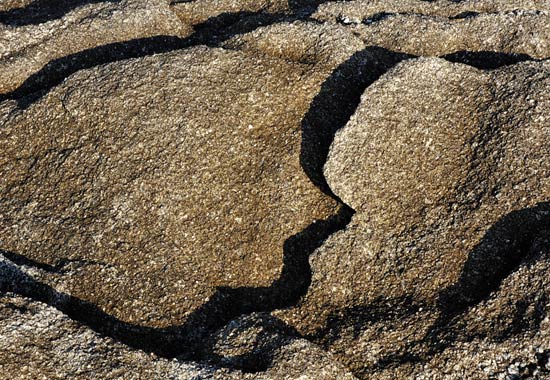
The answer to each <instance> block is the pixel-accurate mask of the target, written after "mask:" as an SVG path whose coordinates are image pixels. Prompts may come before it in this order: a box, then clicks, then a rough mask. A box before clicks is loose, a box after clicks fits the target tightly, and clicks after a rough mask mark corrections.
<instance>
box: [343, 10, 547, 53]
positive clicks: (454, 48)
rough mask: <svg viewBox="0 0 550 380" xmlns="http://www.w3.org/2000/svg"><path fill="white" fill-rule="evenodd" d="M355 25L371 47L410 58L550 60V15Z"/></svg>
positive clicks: (414, 18) (390, 18)
mask: <svg viewBox="0 0 550 380" xmlns="http://www.w3.org/2000/svg"><path fill="white" fill-rule="evenodd" d="M355 21H356V22H355ZM355 21H354V22H351V21H350V23H348V28H349V29H350V31H352V32H353V33H354V34H356V35H357V36H359V37H360V38H361V39H362V40H363V41H364V42H365V44H366V45H367V46H370V45H376V46H381V47H384V48H387V49H390V50H394V51H399V52H403V53H407V54H413V55H421V56H441V55H445V54H451V53H455V52H463V51H466V52H488V53H493V54H496V55H498V53H501V54H502V53H507V54H525V55H528V56H530V57H532V58H538V59H543V58H547V57H548V56H549V55H550V47H549V45H548V41H549V40H550V32H549V30H550V13H549V12H548V11H514V12H502V13H488V14H484V13H481V14H477V15H473V16H470V17H467V18H455V19H449V18H446V17H439V16H425V15H419V14H414V13H413V14H400V13H395V14H392V13H389V14H385V15H383V16H380V17H376V18H373V19H372V20H369V19H366V20H359V21H358V20H355ZM485 59H487V60H490V56H489V57H486V58H485Z"/></svg>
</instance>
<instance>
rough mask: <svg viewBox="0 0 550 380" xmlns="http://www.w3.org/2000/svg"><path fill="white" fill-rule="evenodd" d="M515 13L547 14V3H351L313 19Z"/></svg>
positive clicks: (327, 7) (329, 6) (326, 7)
mask: <svg viewBox="0 0 550 380" xmlns="http://www.w3.org/2000/svg"><path fill="white" fill-rule="evenodd" d="M515 10H524V11H550V5H549V3H548V1H546V0H461V1H452V0H435V1H425V0H408V1H403V0H352V1H327V2H324V3H322V4H321V5H320V6H319V8H318V9H317V10H316V12H315V14H314V15H313V17H314V18H316V19H319V20H323V21H339V22H344V23H352V22H361V21H364V20H371V21H374V20H376V19H379V18H383V17H384V16H386V15H388V14H417V15H426V16H441V17H454V18H467V17H471V16H474V15H475V14H476V13H500V12H510V11H515Z"/></svg>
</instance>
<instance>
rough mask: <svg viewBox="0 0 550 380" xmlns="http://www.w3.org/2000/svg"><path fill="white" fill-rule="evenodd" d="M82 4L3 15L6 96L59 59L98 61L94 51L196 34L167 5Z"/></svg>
mask: <svg viewBox="0 0 550 380" xmlns="http://www.w3.org/2000/svg"><path fill="white" fill-rule="evenodd" d="M80 3H81V4H82V5H81V6H79V7H76V8H75V7H74V5H72V4H71V3H70V2H64V1H55V2H54V1H52V4H49V5H48V4H46V3H45V2H44V1H41V2H40V4H39V5H37V6H35V7H34V8H32V3H30V4H28V5H27V7H21V8H14V9H10V8H8V10H5V11H3V12H2V13H0V41H1V43H0V78H2V79H1V80H0V95H2V94H6V93H9V92H11V91H14V90H15V89H17V88H18V87H19V86H21V85H22V84H23V83H24V82H25V80H27V79H28V78H29V77H31V76H32V75H33V74H36V73H37V72H38V71H40V70H41V69H42V68H43V67H44V66H46V65H47V64H49V63H50V62H52V61H55V60H56V59H60V58H63V57H68V56H73V58H74V59H75V60H76V59H78V57H77V56H75V54H77V53H81V52H84V51H87V52H88V55H89V56H90V57H92V58H93V56H94V55H99V53H95V52H93V51H90V50H91V49H93V48H96V47H100V46H103V45H108V44H115V43H120V42H124V41H129V40H135V39H140V38H149V37H155V36H175V37H185V36H187V35H189V34H190V33H191V32H192V29H191V28H190V27H189V26H187V25H185V24H183V23H182V22H181V21H180V20H179V19H178V18H177V17H176V15H175V14H174V13H172V11H171V10H170V8H169V6H168V4H167V2H166V1H164V0H146V1H144V0H122V1H116V2H114V1H103V2H98V1H95V2H91V4H86V3H85V2H80ZM88 3H89V2H88ZM44 8H46V9H44ZM65 8H68V9H66V12H65ZM52 14H53V15H52ZM54 16H59V17H58V18H55V17H54ZM116 49H117V47H116V46H112V47H111V50H116ZM111 54H114V52H112V53H111ZM66 64H69V63H68V62H67V63H66Z"/></svg>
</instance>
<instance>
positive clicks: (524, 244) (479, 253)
mask: <svg viewBox="0 0 550 380" xmlns="http://www.w3.org/2000/svg"><path fill="white" fill-rule="evenodd" d="M548 254H550V203H549V202H543V203H539V204H538V205H537V206H535V207H532V208H526V209H522V210H518V211H513V212H511V213H509V214H507V215H505V216H504V217H502V218H500V219H499V220H498V221H497V222H496V223H495V224H494V225H493V226H492V227H491V228H489V230H488V231H487V232H486V234H485V236H484V237H483V239H482V240H481V242H480V243H479V244H478V245H477V246H476V247H475V248H474V249H473V250H472V251H471V252H470V253H469V255H468V259H467V260H466V262H465V264H464V267H463V269H462V273H461V275H460V278H459V280H458V281H457V282H456V283H455V284H454V285H452V286H450V287H449V288H447V289H444V290H443V291H442V292H441V293H440V295H439V297H438V301H437V303H436V305H426V304H419V303H418V302H417V301H415V300H414V299H412V298H409V297H404V298H400V299H384V298H380V299H378V300H375V301H373V302H372V303H370V304H368V305H364V306H357V307H352V308H346V309H343V310H340V311H337V312H334V313H333V315H332V316H331V317H329V319H328V322H327V325H326V327H325V328H324V329H322V330H321V331H318V332H317V333H315V334H314V335H312V336H309V337H308V338H309V339H311V340H313V341H315V342H318V343H320V344H322V345H324V346H325V347H326V348H328V347H329V346H330V345H331V344H333V343H334V342H335V341H336V340H338V339H339V337H340V334H341V332H343V331H346V333H349V331H352V332H353V334H354V338H357V337H358V334H359V333H360V332H361V331H362V330H363V329H364V327H366V326H368V325H370V324H372V323H375V322H381V321H384V322H385V323H387V324H388V325H391V324H393V323H399V320H400V319H402V318H404V317H407V316H411V315H414V314H415V313H416V312H417V311H418V310H419V308H420V307H422V308H423V309H424V310H426V309H430V308H431V309H432V310H433V311H434V312H438V313H439V314H440V316H439V317H438V319H437V320H436V321H435V323H433V325H432V326H431V327H430V329H429V331H428V332H427V333H426V335H425V336H424V338H423V339H420V340H415V341H411V342H409V343H408V344H407V346H406V348H404V349H403V350H400V351H399V352H395V353H392V354H390V355H387V356H386V357H382V358H380V359H379V361H378V363H377V364H376V366H375V368H372V367H365V368H363V369H360V370H359V372H360V373H356V375H358V374H361V373H363V372H362V371H364V374H368V373H372V370H373V369H376V370H383V369H387V368H393V367H396V366H399V365H402V364H406V363H411V364H412V363H418V362H420V361H422V360H425V359H426V358H427V357H429V356H433V355H435V354H437V353H440V352H442V351H444V350H445V349H446V348H448V347H449V346H450V345H451V344H453V343H454V342H456V341H457V339H458V338H460V340H461V341H472V340H473V339H476V338H478V339H490V340H491V341H495V342H499V341H503V340H506V339H509V338H511V337H513V336H514V335H516V334H520V333H522V332H524V331H526V330H527V329H537V328H539V327H540V324H541V323H542V320H543V319H544V317H545V316H546V314H545V313H544V307H545V305H546V303H547V299H546V298H545V297H541V298H540V299H538V300H531V299H522V300H519V301H518V302H517V303H516V304H515V305H514V307H515V312H514V315H513V318H512V322H511V323H510V324H509V325H507V326H504V327H503V328H500V329H498V331H497V330H496V329H492V330H491V331H490V332H488V331H477V332H476V331H473V332H466V329H465V326H464V325H463V323H461V321H460V316H461V315H464V313H466V312H468V310H470V308H472V307H474V306H476V305H479V304H480V303H482V302H483V301H485V300H487V299H488V298H489V297H490V296H491V295H492V294H494V292H496V291H497V290H498V288H499V287H500V285H501V283H502V281H503V280H504V279H505V278H507V277H508V276H510V275H511V274H512V273H513V272H514V271H515V270H517V268H518V267H519V266H520V265H521V264H522V263H523V264H524V265H530V264H531V263H534V262H536V261H537V260H540V259H541V255H546V256H547V255H548ZM533 303H534V305H533ZM533 306H534V307H533ZM529 308H531V309H532V310H534V312H532V313H531V314H529V316H528V318H526V315H527V314H526V313H527V310H528V309H529Z"/></svg>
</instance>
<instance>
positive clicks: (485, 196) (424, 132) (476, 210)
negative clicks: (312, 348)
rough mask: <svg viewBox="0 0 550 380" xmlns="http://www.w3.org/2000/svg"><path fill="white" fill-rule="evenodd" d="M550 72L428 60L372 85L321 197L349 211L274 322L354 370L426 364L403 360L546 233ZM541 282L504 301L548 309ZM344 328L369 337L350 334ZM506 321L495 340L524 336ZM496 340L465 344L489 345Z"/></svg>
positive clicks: (333, 155)
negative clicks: (296, 298)
mask: <svg viewBox="0 0 550 380" xmlns="http://www.w3.org/2000/svg"><path fill="white" fill-rule="evenodd" d="M549 68H550V66H549V65H548V61H544V62H541V63H522V64H517V65H513V66H509V67H506V68H502V69H499V70H494V71H481V70H478V69H475V68H472V67H468V66H465V65H462V64H456V63H450V62H447V61H445V60H442V59H427V58H424V59H418V60H413V61H410V60H409V61H407V62H404V63H401V64H399V65H398V66H397V67H396V68H395V69H393V70H391V71H390V72H388V73H387V74H386V75H384V76H383V77H382V78H380V79H379V80H378V81H377V82H375V83H374V84H373V85H371V86H370V87H369V88H368V89H367V91H366V92H365V93H364V94H363V97H362V102H361V104H360V106H359V107H358V109H357V111H356V113H355V114H354V115H353V117H352V118H351V120H350V122H349V123H348V124H347V125H346V127H345V128H343V129H342V130H340V131H339V132H338V133H337V134H336V137H335V140H334V143H333V145H332V146H331V151H330V154H329V159H328V161H327V163H326V165H325V175H326V178H327V181H328V183H329V185H330V187H331V189H332V190H333V191H334V192H335V194H336V195H338V196H339V197H340V199H342V200H343V201H344V202H345V203H346V204H349V205H350V206H351V207H353V209H354V210H356V211H357V213H356V214H355V215H354V217H353V220H352V222H351V223H350V224H349V225H348V226H347V227H346V229H345V231H340V232H338V233H336V234H334V235H332V236H331V237H330V238H329V239H328V240H327V242H326V243H325V244H324V245H323V246H322V247H321V248H320V249H319V250H318V251H316V252H315V253H314V254H313V255H312V256H311V264H312V270H313V282H312V285H311V287H310V289H309V291H308V294H307V295H306V297H305V299H304V301H303V303H302V304H301V305H300V306H299V307H297V308H296V309H293V310H290V311H283V312H280V314H281V315H284V316H286V317H287V318H288V319H287V321H288V322H289V323H290V324H291V325H293V326H296V327H297V328H298V329H299V330H300V332H302V333H303V334H307V335H312V336H316V335H318V336H319V339H320V341H323V342H325V344H327V345H328V346H329V347H332V346H334V348H332V349H334V350H338V351H339V353H340V354H341V355H342V359H343V360H346V361H348V362H349V363H348V365H349V366H350V367H351V368H354V370H356V371H366V370H367V368H370V367H372V368H377V366H381V367H382V368H384V366H383V363H385V362H386V361H389V362H391V360H390V359H389V358H392V357H393V358H394V360H395V357H403V358H407V355H410V357H413V356H415V355H419V356H420V357H423V356H422V355H427V353H426V352H425V351H422V350H420V353H412V352H410V351H411V350H410V343H409V340H411V339H412V340H418V341H422V340H425V339H427V338H429V337H430V335H433V334H434V332H433V331H432V330H433V329H435V328H436V327H437V328H438V329H446V328H447V327H448V326H447V324H448V323H450V322H451V321H452V320H453V318H455V317H456V316H458V315H461V314H462V313H463V312H466V311H468V310H469V308H471V307H472V306H473V305H475V304H477V303H478V302H480V300H482V299H483V298H484V297H485V296H487V295H488V294H489V293H490V292H491V290H496V289H497V288H498V286H499V283H500V281H501V280H502V279H504V278H506V277H507V276H508V274H509V273H510V271H512V270H514V268H515V267H516V265H518V263H519V262H521V261H523V260H526V259H527V258H528V257H530V255H529V252H528V251H529V247H530V245H531V244H535V243H534V242H536V241H537V239H539V238H540V239H542V238H543V237H544V234H547V233H548V226H550V208H549V206H548V203H541V204H538V205H537V203H538V202H540V200H541V196H542V199H543V200H544V199H545V195H548V194H550V181H549V178H550V165H549V164H548V161H547V159H546V157H547V156H548V153H550V141H549V139H548V123H547V121H546V117H547V116H546V112H547V111H546V110H547V109H548V107H549V106H550V97H549V96H548V94H547V89H548V86H549V85H550V81H549V78H550V75H549V74H550V71H549ZM404 84H406V85H404ZM545 242H546V243H547V240H545ZM541 244H542V243H541ZM540 260H542V261H543V263H544V262H546V260H547V257H546V256H543V257H541V258H540ZM543 272H544V270H543ZM534 277H535V278H537V276H534ZM540 280H542V278H541V279H540ZM542 281H543V284H540V287H536V286H535V282H534V281H533V288H532V289H530V290H527V289H525V291H526V293H527V294H522V293H521V292H520V293H518V292H509V293H506V292H505V293H504V295H503V297H506V296H512V297H519V295H520V294H522V297H523V296H525V297H528V294H531V296H532V297H541V299H542V300H544V299H545V298H547V297H548V296H549V294H548V287H547V281H548V279H544V280H542ZM515 285H518V284H515ZM531 291H533V293H530V292H531ZM495 302H502V305H508V303H506V302H503V301H502V300H499V298H498V297H497V299H496V301H495ZM541 302H542V303H543V305H542V306H541V307H543V310H544V309H546V308H547V307H548V305H544V302H545V301H541ZM509 303H511V304H513V303H512V302H509ZM515 304H516V307H518V308H520V307H521V306H520V304H522V305H524V306H525V307H536V306H535V305H536V303H534V301H533V302H531V301H530V302H526V301H524V300H522V301H518V300H516V302H515ZM505 307H512V308H513V306H509V305H508V306H502V308H505ZM498 312H501V313H502V314H503V315H506V314H507V313H506V310H498ZM486 313H488V312H487V311H485V310H483V309H482V310H478V311H477V313H475V314H474V315H475V317H477V318H483V316H484V315H486ZM545 314H546V312H543V314H542V315H545ZM512 315H514V314H512ZM393 318H395V322H394V323H395V325H393V323H388V319H390V320H391V319H393ZM486 318H487V319H491V320H495V321H496V320H499V319H498V318H495V317H486ZM352 321H363V322H364V323H367V324H370V323H372V324H373V325H375V326H376V328H374V327H369V328H367V327H363V328H361V329H360V330H359V331H356V330H355V329H354V326H353V322H352ZM502 322H503V325H504V326H503V327H502V328H503V329H504V330H506V329H508V328H509V329H514V328H520V327H521V326H519V327H518V324H519V323H518V321H515V320H509V321H506V322H504V321H502ZM453 323H455V322H453ZM464 323H465V324H466V326H469V324H468V323H467V322H464ZM434 326H435V327H434ZM355 328H357V326H355ZM380 328H384V329H385V330H386V329H387V330H388V331H387V333H384V334H380V333H379V330H377V329H380ZM493 328H494V326H493ZM347 329H350V331H348V330H347ZM370 329H372V330H371V331H369V330H370ZM472 329H474V330H475V328H472ZM537 329H538V327H535V329H534V330H531V331H529V332H530V333H532V334H534V333H536V330H537ZM342 330H343V331H342ZM494 330H496V328H494ZM494 330H493V331H484V332H479V331H475V332H472V333H470V334H471V335H473V336H476V335H481V336H488V337H489V338H491V337H492V335H495V334H496V332H495V331H494ZM320 331H322V333H319V332H320ZM367 331H369V333H367ZM377 332H378V333H377ZM354 334H366V335H365V336H360V337H358V336H355V335H354ZM457 334H460V333H457ZM547 334H548V332H545V333H543V334H542V335H543V340H542V341H543V342H544V339H548V335H547ZM350 335H351V336H352V338H351V337H350ZM332 339H334V340H335V341H332ZM454 339H457V340H459V341H461V340H462V339H461V337H460V335H459V337H457V338H454ZM400 341H401V343H399V342H400ZM344 342H345V343H344ZM373 347H376V349H373ZM431 348H432V347H430V346H429V345H427V346H426V348H425V349H431ZM352 352H353V353H354V354H351V353H352ZM365 357H368V358H369V361H370V363H368V362H367V363H366V364H364V358H365ZM409 360H410V361H413V360H412V359H409ZM407 361H408V360H405V362H407ZM380 363H382V364H380ZM362 366H365V368H361V367H362Z"/></svg>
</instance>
